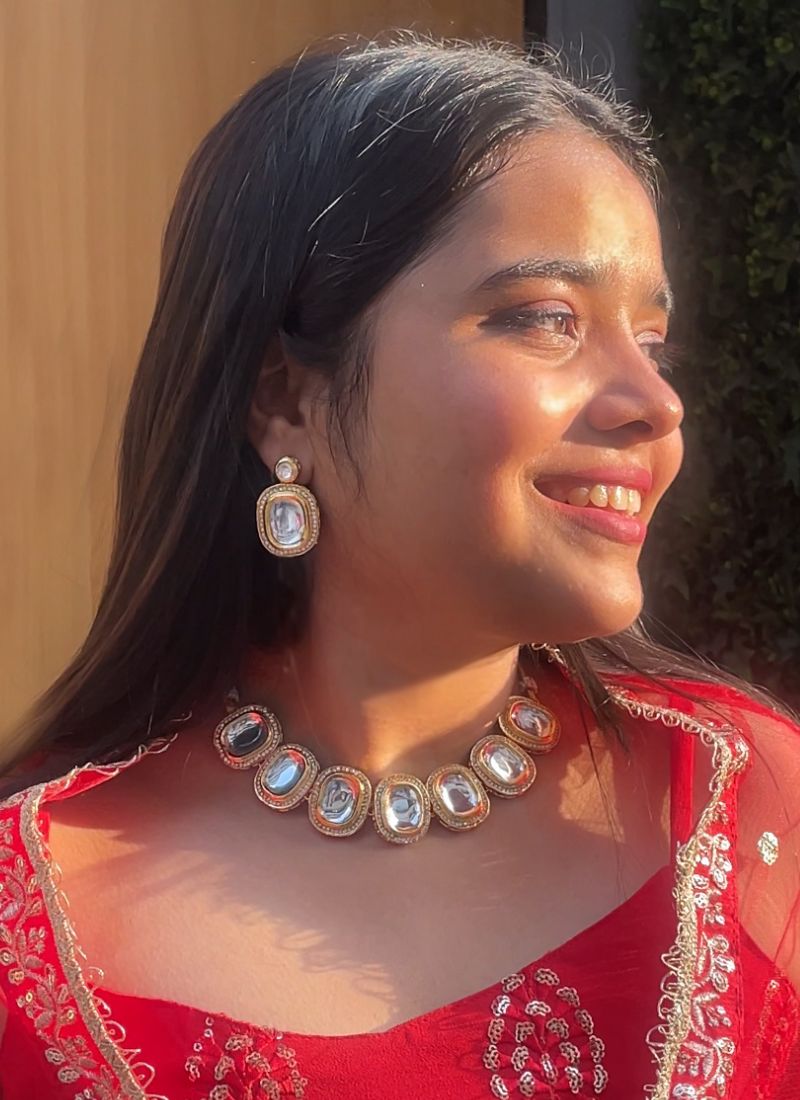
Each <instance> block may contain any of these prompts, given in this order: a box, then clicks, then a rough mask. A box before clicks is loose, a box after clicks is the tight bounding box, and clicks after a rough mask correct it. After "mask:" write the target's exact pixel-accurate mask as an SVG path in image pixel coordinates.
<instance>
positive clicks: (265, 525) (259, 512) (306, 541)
mask: <svg viewBox="0 0 800 1100" xmlns="http://www.w3.org/2000/svg"><path fill="white" fill-rule="evenodd" d="M273 473H274V475H275V478H276V480H277V482H278V484H277V485H269V486H268V487H267V488H266V489H265V490H264V491H263V493H262V494H261V496H260V497H259V498H258V500H257V501H256V527H257V528H258V537H259V539H260V540H261V545H262V546H263V547H264V549H265V550H268V551H269V552H270V554H275V555H276V556H277V557H280V558H295V557H299V556H300V555H301V554H307V553H308V551H309V550H311V549H312V548H313V547H314V546H316V544H317V541H318V539H319V528H320V518H319V504H318V503H317V498H316V497H315V496H314V494H313V493H312V492H311V490H310V489H307V488H306V486H305V485H298V484H297V478H298V477H299V476H300V463H299V462H298V461H297V459H296V458H292V457H291V456H290V455H283V456H282V457H281V458H279V459H278V461H277V462H276V463H275V467H274V470H273ZM281 503H283V504H288V505H289V506H290V510H292V509H293V510H295V515H297V513H300V515H301V516H302V520H301V522H300V526H299V529H300V536H299V538H298V540H297V541H296V542H291V543H290V542H286V541H284V542H281V541H280V538H279V536H278V534H277V533H276V530H275V527H274V526H273V524H272V522H271V515H272V512H273V510H274V509H275V508H276V506H278V505H279V504H281Z"/></svg>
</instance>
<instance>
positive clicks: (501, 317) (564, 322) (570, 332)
mask: <svg viewBox="0 0 800 1100" xmlns="http://www.w3.org/2000/svg"><path fill="white" fill-rule="evenodd" d="M576 321H577V318H576V316H575V314H574V313H573V312H572V310H570V309H566V308H564V307H563V306H556V305H552V306H519V307H517V308H516V309H509V310H505V311H504V312H502V313H500V314H498V315H497V316H496V318H495V322H496V323H499V324H500V325H502V326H503V328H509V329H538V330H539V331H540V332H544V333H546V334H547V335H549V336H568V337H570V338H573V339H574V338H576V337H577V335H578V333H577V329H576Z"/></svg>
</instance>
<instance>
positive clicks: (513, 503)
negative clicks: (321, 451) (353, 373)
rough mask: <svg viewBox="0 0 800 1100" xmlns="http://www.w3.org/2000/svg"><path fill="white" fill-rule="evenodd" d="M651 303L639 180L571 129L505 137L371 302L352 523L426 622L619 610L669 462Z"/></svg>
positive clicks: (537, 632) (511, 634)
mask: <svg viewBox="0 0 800 1100" xmlns="http://www.w3.org/2000/svg"><path fill="white" fill-rule="evenodd" d="M669 298H670V295H669V290H668V288H667V286H666V281H665V275H664V271H663V261H662V255H661V242H660V235H659V228H658V222H657V218H656V215H655V213H654V211H653V209H652V206H651V203H650V200H649V198H648V196H647V194H646V192H645V190H644V188H643V187H642V185H641V184H640V183H639V181H638V180H637V179H636V177H635V176H634V174H633V173H632V172H631V171H630V170H629V169H628V168H627V167H626V166H625V165H624V164H622V162H621V161H620V160H619V159H618V158H617V157H616V156H615V155H614V154H613V153H612V152H611V151H610V150H609V149H608V148H607V147H606V146H605V145H604V144H602V143H601V142H600V141H599V140H598V139H596V138H593V137H592V136H590V135H587V134H585V133H583V132H581V131H576V130H567V131H564V130H561V131H559V132H549V133H542V134H538V135H536V136H533V137H531V138H528V139H526V140H525V141H524V142H522V143H521V144H520V146H519V147H518V149H517V150H516V152H515V155H514V157H513V159H512V162H511V163H510V165H509V166H508V167H507V168H506V169H505V170H504V171H503V172H501V173H500V174H499V175H497V176H495V177H494V179H492V180H491V181H490V182H489V183H487V184H485V185H483V187H482V188H481V189H480V190H479V191H478V192H476V193H475V194H474V195H473V196H472V197H471V198H470V199H469V200H468V202H467V204H466V205H465V206H464V208H463V209H462V211H461V214H460V216H459V219H458V222H457V224H456V226H455V228H454V229H453V230H452V231H451V232H450V234H449V235H448V237H447V239H446V240H445V241H444V242H442V243H441V244H440V246H439V247H438V248H436V249H435V250H434V251H432V252H431V253H430V254H429V255H428V256H427V257H426V258H425V260H424V261H423V262H421V263H420V264H419V265H418V266H417V267H416V268H415V269H413V270H410V271H407V272H405V273H404V274H403V275H402V276H401V277H400V278H398V279H397V280H395V281H394V283H393V284H391V286H390V287H389V289H388V290H387V291H386V292H385V293H384V294H383V295H382V296H381V299H380V300H379V302H378V303H377V306H376V308H375V310H374V311H373V321H374V358H373V362H372V382H371V391H370V405H369V422H370V441H369V444H368V453H367V454H366V455H365V456H364V460H363V467H362V468H363V475H364V479H365V483H366V487H367V499H368V505H365V506H364V510H363V512H362V514H361V515H360V517H359V516H358V515H357V517H356V522H357V523H358V524H360V525H362V531H361V534H362V537H363V540H364V541H363V545H364V546H366V547H368V548H369V549H368V553H369V554H371V555H373V556H374V561H378V560H382V561H383V562H384V563H385V567H386V569H387V571H391V572H392V575H393V576H396V575H398V574H399V575H401V576H402V577H403V579H404V581H405V583H407V584H408V586H409V587H410V588H413V589H414V590H416V591H421V592H423V593H424V594H425V598H426V607H427V608H428V609H429V612H430V614H431V615H437V616H439V615H440V616H450V617H451V618H452V621H453V622H454V624H455V627H454V628H455V629H462V630H463V629H469V630H474V631H476V632H478V633H480V634H482V635H484V636H486V637H492V638H496V639H498V640H501V641H503V642H510V643H513V642H519V641H524V640H530V641H537V640H548V641H558V642H566V641H574V640H578V639H582V638H586V637H591V636H600V635H604V634H609V633H613V632H615V631H618V630H621V629H623V628H624V627H625V626H627V625H629V624H630V623H631V621H632V620H633V619H634V618H635V617H636V615H637V614H638V613H639V611H640V609H641V601H642V592H641V585H640V580H639V574H638V567H637V566H638V559H639V555H640V551H641V544H642V541H643V538H644V533H645V530H646V524H647V522H648V521H649V520H650V518H651V517H652V514H653V511H654V509H655V507H656V504H657V503H658V501H659V499H660V498H661V496H662V495H663V493H664V492H665V490H666V489H667V487H668V486H669V484H670V483H671V482H672V480H673V479H674V477H675V476H676V474H677V472H678V468H679V465H680V461H681V457H682V443H681V436H680V429H679V425H680V421H681V417H682V408H681V404H680V401H679V399H678V397H677V396H676V394H675V392H674V391H673V390H672V388H671V387H670V386H669V385H668V383H667V382H666V381H665V379H664V378H663V376H662V375H661V374H660V373H659V368H658V362H657V360H658V355H659V351H660V348H661V345H662V344H663V342H664V339H665V336H666V331H667V311H668V308H669V304H670V302H669ZM636 493H638V494H639V499H638V501H637V497H636V495H635V494H636ZM586 498H588V503H587V499H586ZM637 511H638V515H636V514H635V513H636V512H637Z"/></svg>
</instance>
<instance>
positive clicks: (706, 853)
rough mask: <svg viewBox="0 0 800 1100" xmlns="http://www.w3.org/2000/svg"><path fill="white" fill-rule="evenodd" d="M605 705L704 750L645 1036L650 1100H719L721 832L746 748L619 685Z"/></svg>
mask: <svg viewBox="0 0 800 1100" xmlns="http://www.w3.org/2000/svg"><path fill="white" fill-rule="evenodd" d="M609 695H610V697H611V698H612V700H613V701H614V702H615V703H616V704H617V705H618V706H621V707H622V708H623V709H625V710H626V711H627V712H628V713H629V714H630V715H631V716H632V717H635V718H644V719H645V720H647V721H661V722H663V723H664V724H665V725H667V726H679V727H680V728H682V729H684V730H685V731H686V732H687V733H693V734H696V735H698V736H699V738H700V740H701V742H702V744H703V745H705V746H706V748H708V749H710V750H711V760H712V776H711V780H710V782H709V791H710V795H711V797H710V799H709V801H708V802H707V803H706V805H705V807H704V809H703V811H702V813H701V815H700V819H699V821H698V823H697V825H696V827H695V828H694V830H693V832H692V834H691V836H690V837H689V839H688V840H687V841H686V843H685V844H679V845H678V848H677V852H676V858H675V886H674V888H673V897H674V898H675V902H676V911H677V930H676V937H675V941H674V943H673V945H672V946H671V947H670V949H669V950H668V951H667V952H666V954H664V955H663V956H662V960H663V962H664V965H665V966H666V967H667V973H666V974H665V976H664V978H663V979H662V981H661V993H662V995H661V997H660V999H659V1003H658V1015H659V1019H660V1021H661V1022H660V1023H659V1024H657V1025H656V1026H655V1027H654V1028H652V1029H651V1030H650V1032H649V1033H648V1035H647V1045H648V1047H649V1048H650V1052H651V1054H652V1056H653V1060H654V1062H655V1064H656V1066H657V1070H658V1075H657V1080H656V1083H655V1084H654V1085H648V1086H646V1087H645V1095H646V1096H647V1097H649V1098H650V1100H671V1098H677V1097H683V1098H686V1100H711V1098H712V1096H713V1097H714V1098H715V1100H720V1098H722V1097H724V1096H725V1095H726V1094H727V1091H728V1089H727V1086H728V1084H729V1083H730V1081H731V1079H732V1077H733V1072H734V1059H735V1055H736V1053H737V1045H736V1040H737V1035H738V1025H739V1021H738V1020H731V1018H730V1017H729V1015H728V1013H727V1010H726V1008H725V1005H724V1002H723V996H722V995H723V994H725V993H728V991H729V989H730V986H731V985H732V983H733V982H734V981H736V982H738V980H739V975H738V963H737V957H738V942H737V938H736V933H737V922H736V889H735V883H734V876H733V871H734V867H733V856H734V852H733V845H732V841H731V837H730V835H728V833H727V832H726V826H729V825H730V822H731V820H732V819H733V815H732V813H731V810H732V806H731V805H730V801H729V800H731V799H732V798H733V797H735V779H736V778H737V777H738V776H740V774H741V772H742V771H743V770H744V768H745V767H746V765H747V763H748V760H749V757H750V749H749V746H748V744H747V742H746V741H745V739H744V737H743V736H742V735H741V733H740V732H739V731H738V730H737V729H736V727H735V726H733V725H731V724H730V723H727V722H724V721H721V720H720V721H717V720H715V719H710V718H706V719H704V720H703V721H699V720H697V719H695V718H692V717H691V716H690V715H688V714H685V713H684V712H683V711H680V710H676V709H673V708H669V707H660V706H657V705H655V704H650V703H645V702H644V701H643V700H641V699H639V698H638V697H637V696H636V694H635V693H634V692H632V691H630V690H628V689H625V688H618V687H614V688H610V689H609Z"/></svg>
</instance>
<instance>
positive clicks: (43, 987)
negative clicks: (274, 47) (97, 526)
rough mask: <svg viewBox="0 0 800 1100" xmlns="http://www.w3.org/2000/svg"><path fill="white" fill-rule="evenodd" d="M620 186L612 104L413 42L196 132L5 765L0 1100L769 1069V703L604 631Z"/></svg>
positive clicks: (464, 1092)
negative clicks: (100, 575)
mask: <svg viewBox="0 0 800 1100" xmlns="http://www.w3.org/2000/svg"><path fill="white" fill-rule="evenodd" d="M655 194H656V186H655V168H654V162H653V159H652V156H651V153H650V151H649V148H648V145H647V142H646V140H645V138H644V137H643V136H642V133H641V130H640V128H639V127H638V124H637V122H636V120H635V119H634V118H633V117H632V115H631V114H630V113H629V112H628V111H627V110H626V109H625V108H623V107H621V106H619V105H616V104H615V103H614V102H612V101H611V99H610V98H609V97H608V96H607V95H605V94H601V93H600V92H599V91H597V90H591V89H587V88H581V87H578V86H576V85H575V84H573V83H570V82H569V81H568V80H567V79H566V78H565V77H564V76H563V75H560V74H559V72H558V71H557V68H556V67H555V66H554V65H553V64H552V62H550V61H548V60H546V59H544V60H542V61H540V62H539V63H536V64H532V63H531V62H530V61H529V60H528V59H526V57H525V56H524V55H523V54H521V53H519V52H518V51H516V50H515V49H513V48H512V47H510V46H500V45H490V44H481V45H469V44H466V43H440V42H436V41H432V40H428V39H424V38H420V37H418V36H414V35H411V34H401V35H399V36H396V37H395V38H394V39H393V40H392V41H390V42H389V43H387V44H385V45H378V44H375V43H356V44H354V45H349V46H347V47H345V48H341V47H340V48H338V49H335V50H330V49H328V50H320V51H317V52H307V53H305V54H303V55H302V56H301V57H300V58H298V59H297V60H295V61H293V62H292V63H291V64H288V65H286V66H284V67H282V68H279V69H277V70H276V71H274V72H272V73H270V74H269V75H267V76H266V77H265V78H264V79H263V80H261V81H260V82H259V83H257V84H256V85H255V86H254V87H253V88H252V89H251V90H250V91H249V92H248V93H247V94H246V95H244V96H242V97H241V99H240V100H239V101H238V102H237V103H236V105H235V106H234V107H233V108H232V109H231V110H230V111H229V112H228V113H227V114H226V115H225V116H224V117H223V118H222V119H221V120H220V122H218V123H217V125H216V126H215V127H214V128H213V129H212V131H211V133H210V134H209V135H208V136H207V137H206V139H205V140H204V141H203V142H202V144H201V145H200V147H199V149H198V150H197V152H196V153H195V155H194V156H193V158H192V160H191V163H190V165H189V167H188V169H187V171H186V174H185V176H184V179H183V182H182V184H181V187H180V191H179V194H178V197H177V201H176V204H175V208H174V211H173V213H172V215H171V217H170V220H169V224H168V228H167V232H166V237H165V241H164V252H163V263H162V269H161V280H160V287H159V293H158V300H157V302H156V306H155V314H154V318H153V322H152V325H151V327H150V331H149V333H148V336H147V340H146V343H145V347H144V350H143V353H142V357H141V362H140V364H139V368H138V372H137V375H136V378H135V381H134V385H133V392H132V395H131V399H130V405H129V409H128V414H127V419H126V423H125V429H124V435H123V441H122V452H121V466H120V487H119V488H120V493H119V509H118V524H117V532H116V540H115V546H114V550H113V557H112V562H111V566H110V571H109V575H108V580H107V584H106V588H105V591H104V593H103V597H102V600H101V603H100V607H99V610H98V613H97V617H96V620H95V623H94V625H93V626H92V629H91V631H90V633H89V636H88V638H87V640H86V642H85V643H84V645H83V647H82V649H81V650H80V652H79V653H78V655H77V656H76V658H75V659H74V661H73V663H72V664H71V666H70V667H69V668H68V669H67V671H66V672H65V673H64V674H63V676H62V677H61V678H60V679H59V681H58V682H57V683H56V684H55V685H54V686H53V687H52V688H51V689H50V691H49V693H48V694H47V695H46V697H45V698H44V699H43V700H42V701H41V703H40V706H39V709H38V711H37V713H36V715H34V717H33V719H32V721H31V723H30V724H29V725H28V726H27V727H26V731H25V737H24V739H23V741H21V742H20V743H19V744H18V745H17V746H16V760H17V762H18V767H17V769H16V770H15V773H14V775H15V778H14V779H12V780H9V783H8V790H9V791H10V792H13V793H11V794H10V797H9V799H8V801H7V802H6V804H5V807H4V809H3V815H2V826H3V837H2V845H3V848H2V869H3V874H4V879H3V892H2V895H0V896H1V897H2V899H3V901H4V907H3V910H2V913H1V914H0V917H1V918H2V925H0V928H2V937H3V938H2V953H1V954H0V962H2V988H3V991H4V995H5V1000H6V1007H7V1023H6V1031H5V1037H4V1045H3V1056H2V1058H0V1084H1V1086H2V1095H3V1096H4V1098H5V1100H18V1098H22V1097H25V1098H29V1097H32V1096H35V1097H42V1098H48V1100H49V1098H50V1097H53V1098H56V1097H59V1098H60V1097H70V1098H72V1097H81V1098H90V1097H91V1098H96V1097H99V1098H104V1100H105V1098H107V1097H140V1098H142V1097H156V1096H166V1097H169V1098H170V1100H175V1098H178V1097H211V1098H214V1100H221V1098H223V1097H225V1098H227V1097H231V1098H239V1097H263V1096H266V1097H280V1096H297V1097H301V1096H302V1097H307V1098H308V1100H316V1098H325V1100H330V1098H340V1097H341V1098H344V1097H347V1098H348V1100H349V1098H367V1097H370V1098H372V1097H382V1098H387V1100H393V1098H399V1097H404V1098H408V1097H414V1098H422V1097H425V1098H427V1097H434V1096H435V1097H458V1098H459V1100H472V1098H475V1100H477V1098H479V1097H507V1096H515V1097H516V1096H548V1097H560V1096H578V1097H594V1096H598V1095H601V1094H605V1095H607V1096H610V1097H615V1098H616V1097H620V1098H628V1097H634V1096H642V1095H644V1094H645V1090H648V1089H649V1091H648V1092H647V1095H651V1096H655V1097H663V1098H667V1097H695V1098H698V1097H711V1096H714V1097H722V1096H725V1097H745V1096H746V1097H754V1096H765V1097H789V1096H796V1095H797V1092H796V1087H797V1065H798V1056H797V1050H798V1047H797V1019H798V995H797V989H798V984H800V952H798V946H797V943H796V942H795V940H796V935H795V933H796V926H795V925H794V923H793V922H794V918H795V906H796V903H797V897H798V877H799V876H798V816H800V815H798V803H799V802H800V794H798V791H800V783H798V753H800V737H799V736H798V729H797V726H796V725H794V724H793V723H792V722H791V720H790V719H789V717H788V716H786V715H784V714H782V713H780V708H779V707H778V706H770V705H768V702H767V701H765V700H764V699H763V698H760V697H757V693H755V692H753V691H750V690H749V689H747V688H746V687H745V686H744V685H738V686H737V683H735V682H734V681H733V680H731V679H730V678H728V677H726V676H724V675H723V674H722V673H719V672H718V671H717V670H716V669H710V668H709V667H708V666H706V665H703V664H701V663H700V662H699V661H698V662H694V661H689V660H687V659H686V658H683V657H680V656H679V655H678V654H676V653H672V652H669V651H667V650H665V649H663V648H661V647H659V646H657V645H655V644H654V643H653V642H651V641H650V640H649V639H648V637H647V635H646V633H645V632H644V630H643V629H642V627H641V625H640V624H639V622H638V615H639V613H640V610H641V605H642V591H641V586H640V580H639V576H638V572H637V562H638V558H639V554H640V551H641V547H642V543H643V540H644V537H645V533H646V529H647V524H648V522H649V521H650V519H651V518H652V515H653V512H654V510H655V508H656V505H657V503H658V501H659V500H660V498H661V497H662V496H663V494H664V493H665V491H666V490H667V488H668V486H669V484H670V483H671V482H672V480H673V479H674V478H675V476H676V474H677V472H678V468H679V466H680V463H681V455H682V450H681V435H680V424H681V418H682V408H681V404H680V401H679V398H678V397H677V395H676V393H675V391H674V390H673V388H672V387H671V385H670V383H669V381H668V379H667V377H666V376H665V360H666V356H667V354H668V347H669V345H668V339H667V322H668V314H669V311H670V306H671V295H670V291H669V287H668V284H667V282H666V278H665V275H664V272H663V261H662V255H661V245H660V239H659V230H658V221H657V215H656V211H655ZM287 746H288V747H287ZM34 750H38V752H34ZM20 761H24V765H21V764H20V763H19V762H20ZM33 761H35V765H34V763H33ZM225 765H229V766H228V767H226V766H225ZM34 766H35V769H36V774H35V775H32V774H31V768H32V767H34ZM20 767H23V768H24V778H23V777H21V775H20ZM248 769H253V770H248ZM534 777H535V782H533V780H534ZM490 810H491V813H490V812H489V811H490ZM459 833H462V834H464V835H462V836H460V837H459V835H458V834H459ZM776 857H777V858H776ZM58 866H60V871H57V867H58ZM61 886H63V889H64V891H65V892H66V894H67V895H68V896H69V898H70V917H69V919H68V918H67V917H66V915H65V911H64V905H65V901H64V897H63V895H62V893H61ZM100 965H102V967H103V970H102V972H100V973H98V971H97V969H96V968H97V967H98V966H100ZM193 1006H200V1007H193ZM245 1021H247V1022H245ZM792 1065H794V1070H792ZM792 1082H794V1085H793V1084H792Z"/></svg>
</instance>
